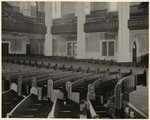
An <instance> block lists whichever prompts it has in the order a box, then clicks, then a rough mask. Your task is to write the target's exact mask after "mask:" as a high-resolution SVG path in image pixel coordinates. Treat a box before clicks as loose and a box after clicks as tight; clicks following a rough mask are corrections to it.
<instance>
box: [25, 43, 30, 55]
mask: <svg viewBox="0 0 150 120" xmlns="http://www.w3.org/2000/svg"><path fill="white" fill-rule="evenodd" d="M26 54H27V55H30V54H31V46H30V44H26Z"/></svg>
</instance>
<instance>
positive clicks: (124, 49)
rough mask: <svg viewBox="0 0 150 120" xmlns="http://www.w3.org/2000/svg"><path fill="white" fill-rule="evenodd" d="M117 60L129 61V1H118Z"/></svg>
mask: <svg viewBox="0 0 150 120" xmlns="http://www.w3.org/2000/svg"><path fill="white" fill-rule="evenodd" d="M118 12H119V18H118V19H119V30H118V62H130V52H129V29H128V19H129V15H130V9H129V2H120V3H118Z"/></svg>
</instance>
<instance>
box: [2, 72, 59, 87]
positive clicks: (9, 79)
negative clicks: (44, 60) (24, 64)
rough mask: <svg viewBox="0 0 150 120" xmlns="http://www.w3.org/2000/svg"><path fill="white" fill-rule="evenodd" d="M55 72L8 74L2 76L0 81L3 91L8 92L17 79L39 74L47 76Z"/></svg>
mask: <svg viewBox="0 0 150 120" xmlns="http://www.w3.org/2000/svg"><path fill="white" fill-rule="evenodd" d="M54 72H57V71H53V70H40V71H38V70H37V71H33V72H29V71H28V72H25V73H18V74H9V75H7V76H3V77H2V80H3V81H4V89H5V90H8V89H10V86H11V84H12V83H17V80H18V77H19V76H23V77H31V76H32V77H33V76H36V75H39V74H49V73H54Z"/></svg>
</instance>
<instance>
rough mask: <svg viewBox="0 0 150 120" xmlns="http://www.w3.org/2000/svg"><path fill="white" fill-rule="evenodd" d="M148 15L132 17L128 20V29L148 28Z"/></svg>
mask: <svg viewBox="0 0 150 120" xmlns="http://www.w3.org/2000/svg"><path fill="white" fill-rule="evenodd" d="M148 26H149V25H148V16H140V17H134V18H131V19H129V20H128V28H129V29H130V30H138V29H148Z"/></svg>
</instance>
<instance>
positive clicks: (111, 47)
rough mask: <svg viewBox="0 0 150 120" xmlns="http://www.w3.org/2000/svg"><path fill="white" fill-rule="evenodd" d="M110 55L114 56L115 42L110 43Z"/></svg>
mask: <svg viewBox="0 0 150 120" xmlns="http://www.w3.org/2000/svg"><path fill="white" fill-rule="evenodd" d="M108 44H109V45H108V51H109V52H108V55H109V56H114V42H108Z"/></svg>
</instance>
